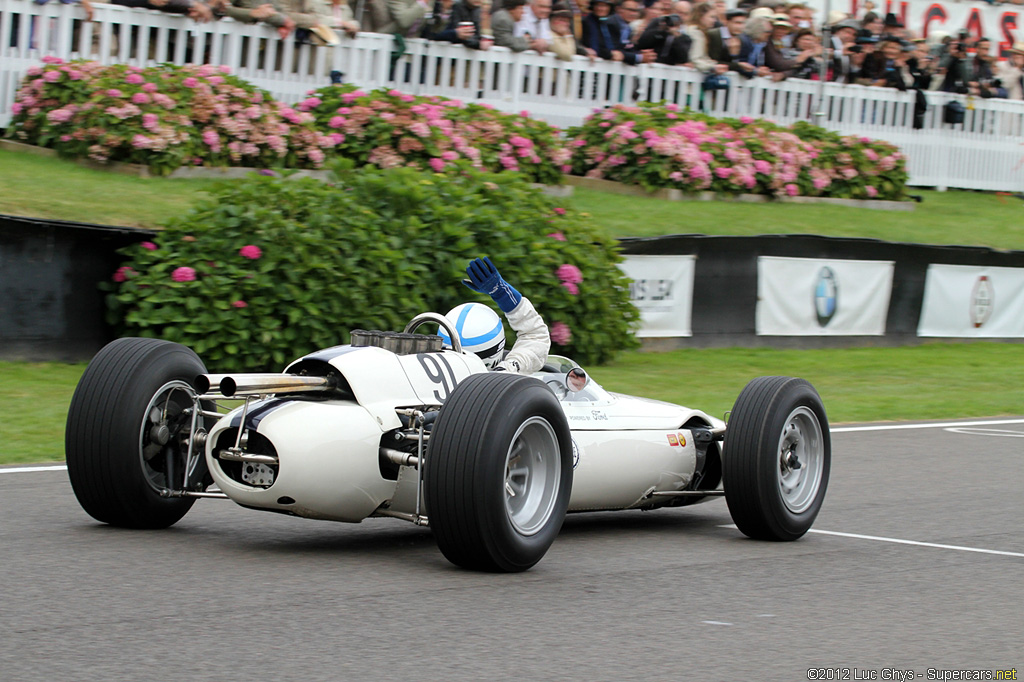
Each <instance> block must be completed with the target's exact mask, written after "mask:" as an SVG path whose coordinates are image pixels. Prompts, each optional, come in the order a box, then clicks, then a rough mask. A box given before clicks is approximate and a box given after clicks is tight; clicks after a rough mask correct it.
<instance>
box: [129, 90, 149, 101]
mask: <svg viewBox="0 0 1024 682" xmlns="http://www.w3.org/2000/svg"><path fill="white" fill-rule="evenodd" d="M132 104H149V95H147V94H146V93H144V92H136V93H135V94H134V95H132Z"/></svg>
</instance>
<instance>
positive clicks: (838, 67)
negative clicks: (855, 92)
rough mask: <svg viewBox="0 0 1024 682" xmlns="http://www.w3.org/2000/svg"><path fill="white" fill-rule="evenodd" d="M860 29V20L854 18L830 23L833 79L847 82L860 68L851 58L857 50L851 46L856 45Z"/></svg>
mask: <svg viewBox="0 0 1024 682" xmlns="http://www.w3.org/2000/svg"><path fill="white" fill-rule="evenodd" d="M860 29H861V25H860V22H859V21H857V20H856V19H843V20H841V21H839V22H836V23H835V24H833V25H832V80H833V81H838V82H840V83H849V82H851V81H850V76H851V74H852V73H853V72H855V71H857V70H858V69H859V68H860V64H859V63H858V64H854V61H855V60H854V59H852V57H854V56H855V55H856V53H857V52H858V51H859V50H856V49H852V48H855V47H856V42H857V35H858V33H860ZM858 61H859V60H858Z"/></svg>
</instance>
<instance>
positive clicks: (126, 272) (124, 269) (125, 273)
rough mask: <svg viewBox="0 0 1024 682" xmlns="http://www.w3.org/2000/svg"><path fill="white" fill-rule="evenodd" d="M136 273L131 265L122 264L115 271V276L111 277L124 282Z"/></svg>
mask: <svg viewBox="0 0 1024 682" xmlns="http://www.w3.org/2000/svg"><path fill="white" fill-rule="evenodd" d="M134 274H135V270H134V269H133V268H132V267H131V266H128V265H122V266H121V267H119V268H118V269H117V270H116V271H114V276H113V277H111V279H113V280H114V281H115V282H124V281H126V280H127V279H128V278H129V277H130V276H132V275H134Z"/></svg>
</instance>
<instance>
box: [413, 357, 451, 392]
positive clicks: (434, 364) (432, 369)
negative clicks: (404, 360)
mask: <svg viewBox="0 0 1024 682" xmlns="http://www.w3.org/2000/svg"><path fill="white" fill-rule="evenodd" d="M416 359H418V360H419V361H420V365H421V366H422V367H423V371H424V372H426V374H427V378H428V379H430V381H431V382H432V383H434V384H437V388H436V389H435V390H434V397H435V398H436V399H437V402H439V403H443V402H444V401H445V400H447V399H448V396H450V395H451V394H452V391H453V390H455V384H457V383H458V381H457V380H456V378H455V370H453V369H452V366H451V365H449V364H448V360H447V359H446V358H445V357H444V356H443V355H435V354H432V353H419V354H417V355H416Z"/></svg>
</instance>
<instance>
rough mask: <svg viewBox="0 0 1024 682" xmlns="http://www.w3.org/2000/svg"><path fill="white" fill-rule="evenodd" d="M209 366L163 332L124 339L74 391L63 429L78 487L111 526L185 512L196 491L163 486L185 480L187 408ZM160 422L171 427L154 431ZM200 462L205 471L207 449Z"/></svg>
mask: <svg viewBox="0 0 1024 682" xmlns="http://www.w3.org/2000/svg"><path fill="white" fill-rule="evenodd" d="M205 373H206V367H205V366H204V365H203V362H202V360H200V359H199V356H197V355H196V354H195V353H194V352H192V350H191V349H189V348H186V347H185V346H182V345H180V344H177V343H171V342H169V341H162V340H159V339H145V338H123V339H117V340H116V341H112V342H111V343H109V344H107V345H106V346H105V347H104V348H103V349H102V350H100V352H99V353H97V354H96V357H94V358H93V359H92V362H90V363H89V366H88V367H87V368H86V370H85V374H83V375H82V378H81V379H80V380H79V382H78V387H77V388H76V389H75V394H74V396H73V397H72V398H71V407H70V409H69V410H68V421H67V430H66V432H65V436H64V450H65V454H66V457H67V465H68V476H69V478H70V479H71V487H72V489H73V490H74V492H75V497H77V498H78V502H79V504H81V505H82V508H83V509H84V510H85V511H86V512H87V513H88V514H89V515H90V516H92V517H93V518H94V519H96V520H97V521H101V522H103V523H107V524H110V525H112V526H121V527H125V528H166V527H168V526H171V525H173V524H174V523H176V522H177V521H178V520H179V519H181V517H182V516H184V515H185V513H186V512H187V511H188V510H189V508H190V507H191V506H192V503H193V502H195V498H183V497H176V498H174V497H172V498H168V497H162V496H161V495H160V493H159V491H160V490H161V489H180V488H181V484H180V481H181V480H182V472H183V470H184V466H185V457H186V452H187V448H185V447H183V446H182V444H181V440H182V439H183V438H186V437H187V436H188V435H189V430H190V428H191V417H190V416H189V415H188V414H186V413H183V410H184V409H186V408H189V407H191V406H192V397H193V396H194V395H195V391H194V390H193V389H192V383H193V381H194V380H195V378H196V376H197V375H199V374H205ZM154 410H156V412H155V413H154ZM153 415H159V417H160V419H159V421H158V422H153V421H152V417H151V416H153ZM164 417H166V418H164ZM200 423H201V424H203V422H200ZM160 425H164V426H167V427H168V428H167V434H166V435H167V438H166V439H164V438H163V434H160V435H159V436H157V435H154V434H155V432H154V431H153V429H154V427H156V428H160ZM204 425H205V424H204ZM154 439H156V440H154ZM161 440H166V443H164V444H162V443H161V442H160V441H161ZM198 466H199V467H201V468H202V471H203V472H205V466H206V459H205V456H202V457H200V459H199V465H198ZM205 476H208V474H205Z"/></svg>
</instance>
